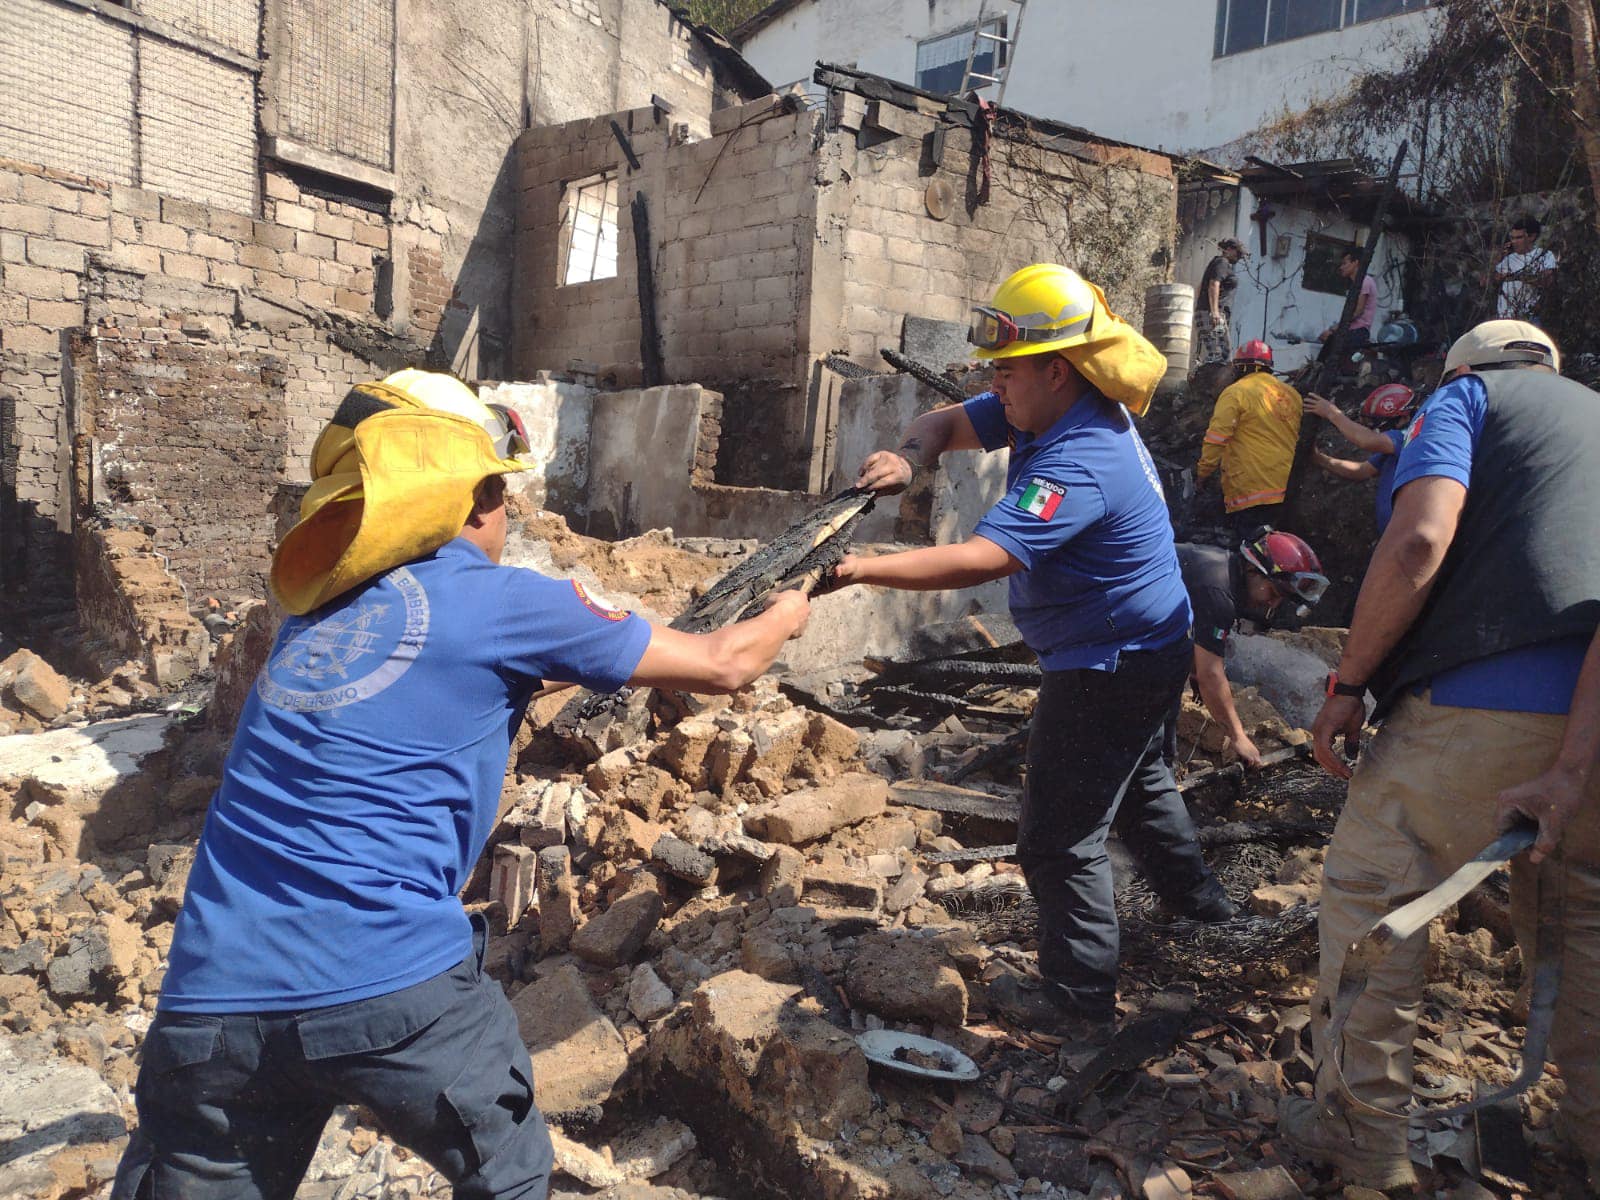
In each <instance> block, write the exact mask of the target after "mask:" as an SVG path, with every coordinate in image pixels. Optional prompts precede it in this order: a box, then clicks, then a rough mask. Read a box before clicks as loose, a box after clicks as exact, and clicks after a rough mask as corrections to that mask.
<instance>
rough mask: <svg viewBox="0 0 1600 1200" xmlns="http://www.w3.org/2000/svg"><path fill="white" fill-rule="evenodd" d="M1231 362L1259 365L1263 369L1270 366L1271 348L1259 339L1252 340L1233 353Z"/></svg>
mask: <svg viewBox="0 0 1600 1200" xmlns="http://www.w3.org/2000/svg"><path fill="white" fill-rule="evenodd" d="M1233 361H1234V362H1236V363H1260V364H1261V365H1262V366H1264V367H1270V366H1271V365H1272V347H1271V346H1269V345H1267V344H1266V343H1265V342H1263V341H1262V340H1261V339H1260V338H1253V339H1252V340H1250V341H1248V342H1246V343H1245V344H1244V345H1242V346H1240V347H1239V348H1238V349H1237V350H1235V351H1234V352H1233Z"/></svg>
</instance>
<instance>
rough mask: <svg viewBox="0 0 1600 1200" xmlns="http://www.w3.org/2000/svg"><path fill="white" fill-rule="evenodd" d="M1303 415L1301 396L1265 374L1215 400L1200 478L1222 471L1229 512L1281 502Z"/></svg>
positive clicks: (1231, 387)
mask: <svg viewBox="0 0 1600 1200" xmlns="http://www.w3.org/2000/svg"><path fill="white" fill-rule="evenodd" d="M1300 416H1301V403H1300V393H1299V392H1297V391H1295V390H1294V389H1293V388H1292V387H1290V386H1289V385H1288V384H1286V383H1284V382H1282V381H1281V380H1278V379H1275V378H1273V377H1272V376H1271V375H1270V374H1268V373H1267V372H1265V371H1256V372H1254V373H1253V374H1250V375H1246V376H1245V377H1244V378H1243V379H1240V380H1237V381H1235V382H1234V383H1232V384H1230V385H1229V386H1228V387H1226V388H1225V389H1223V392H1222V395H1220V396H1218V397H1217V407H1216V409H1215V410H1214V411H1213V412H1212V414H1211V425H1210V427H1209V428H1208V429H1207V430H1206V437H1205V444H1204V445H1203V446H1202V447H1201V449H1200V465H1199V468H1198V470H1197V474H1198V475H1199V477H1200V478H1201V479H1204V478H1206V477H1207V476H1209V475H1210V474H1212V473H1213V472H1214V471H1215V470H1216V469H1217V467H1218V466H1221V468H1222V503H1223V506H1224V507H1225V508H1226V509H1227V510H1228V511H1229V512H1236V511H1238V510H1239V509H1241V508H1254V507H1255V506H1256V505H1258V504H1277V503H1279V502H1280V501H1282V500H1283V494H1284V490H1285V489H1286V488H1287V487H1288V486H1289V468H1290V466H1292V465H1293V463H1294V445H1295V439H1296V438H1298V437H1299V435H1300Z"/></svg>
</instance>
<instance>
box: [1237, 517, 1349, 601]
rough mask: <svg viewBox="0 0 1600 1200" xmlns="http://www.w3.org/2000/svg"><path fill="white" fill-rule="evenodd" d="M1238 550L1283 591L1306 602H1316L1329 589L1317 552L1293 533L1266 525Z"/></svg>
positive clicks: (1248, 561)
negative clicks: (1282, 531) (1280, 531)
mask: <svg viewBox="0 0 1600 1200" xmlns="http://www.w3.org/2000/svg"><path fill="white" fill-rule="evenodd" d="M1239 553H1240V554H1241V555H1243V556H1244V560H1245V562H1247V563H1249V564H1250V565H1251V566H1252V567H1254V568H1255V569H1256V570H1257V571H1260V572H1261V573H1262V574H1263V575H1265V576H1266V577H1267V578H1268V579H1270V580H1271V581H1272V582H1273V583H1274V584H1276V585H1277V587H1278V589H1279V590H1280V591H1282V592H1284V593H1285V594H1287V595H1293V596H1297V597H1299V598H1300V599H1301V600H1303V601H1304V602H1305V603H1306V604H1315V603H1316V602H1317V601H1318V600H1321V599H1322V593H1323V592H1325V591H1327V590H1328V577H1327V576H1326V575H1324V574H1323V573H1322V560H1321V559H1319V558H1318V557H1317V552H1316V551H1315V550H1313V549H1312V548H1311V547H1310V546H1308V545H1306V543H1305V542H1304V541H1303V540H1302V539H1300V538H1297V537H1296V536H1295V535H1294V534H1292V533H1278V532H1277V531H1275V530H1273V529H1272V528H1271V527H1269V526H1265V525H1264V526H1262V527H1261V528H1260V529H1258V530H1257V531H1256V532H1255V533H1254V534H1253V535H1251V537H1250V538H1249V539H1247V540H1246V541H1244V542H1242V543H1240V545H1239Z"/></svg>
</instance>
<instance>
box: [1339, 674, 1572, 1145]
mask: <svg viewBox="0 0 1600 1200" xmlns="http://www.w3.org/2000/svg"><path fill="white" fill-rule="evenodd" d="M1565 723H1566V718H1565V717H1563V716H1550V715H1544V714H1537V713H1511V712H1492V711H1489V710H1486V709H1477V708H1447V707H1437V708H1436V707H1434V706H1433V705H1432V704H1431V703H1429V701H1428V698H1427V696H1426V695H1424V696H1408V697H1406V698H1405V699H1404V700H1402V701H1401V702H1400V704H1398V705H1397V706H1396V708H1395V710H1394V713H1393V714H1392V716H1391V717H1390V719H1389V720H1388V722H1387V723H1386V724H1385V725H1384V726H1383V729H1382V731H1381V732H1380V733H1379V734H1378V736H1377V737H1376V738H1375V739H1374V740H1373V743H1372V745H1371V746H1370V747H1369V748H1368V749H1367V751H1366V752H1365V753H1364V754H1363V755H1362V758H1361V762H1360V765H1359V766H1358V767H1357V769H1356V772H1355V777H1354V779H1353V780H1352V781H1351V783H1350V796H1349V799H1348V801H1347V802H1346V804H1345V808H1344V812H1343V813H1342V814H1341V815H1340V817H1339V824H1338V827H1337V828H1336V829H1335V830H1334V834H1333V842H1332V844H1331V845H1330V846H1329V848H1328V856H1327V864H1326V868H1325V872H1324V880H1323V890H1322V916H1321V942H1322V960H1321V969H1320V978H1319V986H1318V991H1317V999H1316V1003H1315V1004H1314V1005H1313V1007H1312V1013H1313V1024H1312V1034H1313V1038H1314V1043H1315V1052H1316V1059H1317V1067H1318V1070H1317V1096H1318V1098H1319V1099H1320V1100H1323V1101H1325V1102H1327V1103H1329V1104H1331V1105H1333V1106H1334V1108H1335V1109H1336V1110H1339V1109H1344V1108H1345V1107H1346V1106H1345V1105H1343V1104H1341V1103H1340V1100H1339V1098H1338V1095H1337V1085H1336V1083H1335V1081H1334V1075H1333V1072H1332V1071H1331V1070H1330V1069H1329V1063H1328V1058H1327V1052H1328V1047H1327V1045H1326V1044H1325V1030H1326V1025H1327V1017H1328V1005H1329V1004H1330V1003H1331V1002H1332V999H1333V996H1334V994H1335V992H1336V991H1337V989H1338V984H1339V972H1340V969H1341V968H1342V967H1343V965H1344V953H1345V948H1346V947H1347V946H1349V945H1350V944H1351V943H1352V942H1355V941H1357V940H1358V939H1359V938H1360V937H1361V936H1362V935H1363V934H1365V933H1366V932H1367V931H1368V930H1369V929H1370V928H1371V927H1372V926H1373V924H1374V923H1376V922H1377V921H1378V920H1379V919H1380V918H1381V917H1383V916H1384V915H1385V914H1386V913H1388V912H1390V911H1391V910H1393V909H1394V908H1396V907H1398V906H1399V905H1401V904H1403V903H1405V902H1406V901H1408V900H1411V899H1413V898H1414V897H1416V896H1417V895H1419V894H1421V893H1422V892H1424V891H1426V890H1428V889H1429V888H1431V887H1433V886H1434V885H1435V884H1436V883H1438V882H1439V881H1440V880H1441V879H1443V878H1444V877H1445V876H1446V875H1448V874H1449V873H1450V872H1451V871H1454V870H1455V869H1456V868H1457V867H1459V866H1460V865H1461V864H1462V863H1464V862H1465V861H1467V859H1469V858H1471V857H1472V856H1473V855H1474V854H1476V853H1477V852H1478V851H1479V850H1481V849H1482V848H1483V847H1484V846H1486V845H1487V844H1488V843H1489V842H1490V841H1491V840H1493V838H1494V837H1495V836H1496V833H1497V831H1496V829H1495V823H1494V808H1495V797H1496V796H1497V795H1498V794H1499V793H1500V791H1501V790H1503V789H1504V788H1507V787H1510V786H1513V785H1515V784H1519V783H1523V782H1526V781H1527V780H1530V779H1532V778H1534V777H1535V776H1537V775H1538V774H1540V773H1541V772H1542V771H1543V770H1544V769H1545V768H1546V767H1547V766H1549V764H1550V763H1551V762H1552V761H1553V760H1554V758H1555V753H1556V748H1557V744H1558V742H1559V740H1560V737H1561V731H1562V728H1563V726H1564V725H1565ZM1557 856H1558V857H1554V858H1552V859H1550V860H1548V861H1547V862H1546V863H1545V864H1544V866H1545V868H1546V869H1547V870H1548V871H1549V874H1547V875H1546V876H1545V879H1546V881H1547V883H1546V886H1547V887H1548V886H1549V883H1548V881H1551V880H1554V882H1555V883H1556V885H1557V887H1558V888H1559V889H1560V890H1561V891H1562V892H1563V893H1564V921H1563V929H1564V935H1565V946H1564V949H1563V952H1562V981H1561V991H1560V996H1559V999H1558V1001H1557V1006H1556V1018H1555V1029H1554V1032H1553V1035H1552V1039H1551V1051H1552V1053H1551V1057H1552V1058H1553V1059H1554V1060H1555V1062H1556V1063H1557V1064H1558V1065H1559V1067H1560V1069H1561V1073H1562V1076H1563V1078H1564V1079H1565V1080H1566V1084H1567V1096H1566V1099H1565V1101H1564V1102H1563V1104H1562V1109H1561V1114H1560V1123H1561V1125H1562V1126H1563V1127H1564V1130H1565V1131H1566V1132H1567V1133H1568V1134H1569V1136H1571V1137H1572V1138H1573V1140H1574V1141H1575V1142H1576V1143H1577V1145H1579V1146H1584V1147H1588V1148H1589V1149H1588V1151H1587V1155H1588V1156H1589V1157H1590V1158H1591V1159H1592V1158H1595V1157H1597V1156H1600V1041H1597V1035H1600V788H1592V789H1591V792H1590V794H1589V797H1588V802H1587V804H1586V806H1585V808H1584V810H1583V811H1581V812H1580V813H1579V814H1578V816H1577V817H1575V818H1574V820H1573V822H1572V824H1570V825H1569V826H1568V827H1567V830H1566V833H1565V835H1564V836H1563V838H1562V841H1561V844H1560V847H1559V848H1558V852H1557ZM1538 870H1539V868H1533V867H1530V866H1529V865H1528V863H1527V859H1526V856H1519V857H1518V858H1517V860H1516V861H1515V862H1514V863H1513V864H1512V872H1511V875H1512V880H1511V884H1512V892H1511V895H1512V912H1511V917H1512V924H1513V926H1514V927H1515V929H1516V934H1517V940H1518V942H1519V943H1520V944H1521V946H1522V948H1523V956H1524V962H1525V963H1526V964H1527V965H1528V967H1529V970H1530V973H1531V967H1532V963H1533V946H1534V942H1533V937H1534V932H1535V911H1534V907H1535V899H1536V893H1535V886H1534V885H1535V875H1536V874H1537V872H1538ZM1426 949H1427V939H1426V934H1425V933H1424V934H1420V935H1418V936H1417V937H1416V938H1413V939H1412V940H1411V941H1410V942H1408V943H1405V944H1403V945H1400V946H1397V947H1395V949H1394V950H1393V951H1392V952H1391V953H1390V954H1389V956H1388V957H1387V958H1386V959H1385V960H1384V962H1383V964H1382V966H1381V967H1380V968H1379V969H1378V970H1376V971H1374V972H1373V973H1372V976H1371V979H1370V981H1369V982H1368V985H1367V988H1366V990H1365V992H1363V993H1362V996H1361V999H1360V1000H1359V1001H1358V1002H1357V1004H1356V1006H1355V1009H1354V1011H1353V1012H1352V1013H1351V1015H1350V1020H1349V1023H1348V1024H1347V1025H1346V1026H1345V1030H1344V1038H1343V1042H1344V1046H1343V1063H1344V1075H1345V1079H1346V1081H1347V1082H1348V1083H1349V1085H1350V1090H1351V1091H1352V1092H1353V1093H1354V1094H1355V1095H1356V1096H1357V1097H1359V1098H1360V1099H1361V1100H1363V1101H1365V1102H1366V1103H1368V1104H1372V1105H1374V1106H1376V1107H1378V1108H1382V1109H1386V1110H1390V1111H1396V1110H1398V1111H1404V1110H1406V1109H1407V1107H1408V1106H1409V1104H1410V1100H1411V1087H1412V1074H1411V1071H1412V1040H1413V1038H1414V1037H1415V1036H1416V1031H1417V1029H1416V1026H1417V1014H1418V1009H1419V1007H1420V1005H1421V1001H1422V988H1423V983H1424V980H1423V964H1424V956H1425V953H1426ZM1344 1115H1345V1116H1347V1117H1349V1119H1350V1120H1351V1122H1352V1125H1353V1126H1354V1128H1353V1129H1352V1130H1351V1132H1353V1133H1357V1134H1358V1135H1360V1136H1361V1137H1362V1138H1363V1140H1365V1141H1366V1143H1367V1144H1368V1145H1371V1146H1373V1147H1374V1148H1377V1146H1378V1145H1388V1146H1391V1147H1393V1148H1395V1149H1397V1150H1399V1151H1403V1150H1404V1146H1405V1127H1404V1125H1403V1124H1401V1123H1400V1122H1398V1121H1392V1122H1385V1121H1383V1120H1382V1118H1377V1117H1366V1116H1361V1115H1358V1114H1356V1113H1351V1112H1346V1113H1344Z"/></svg>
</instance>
